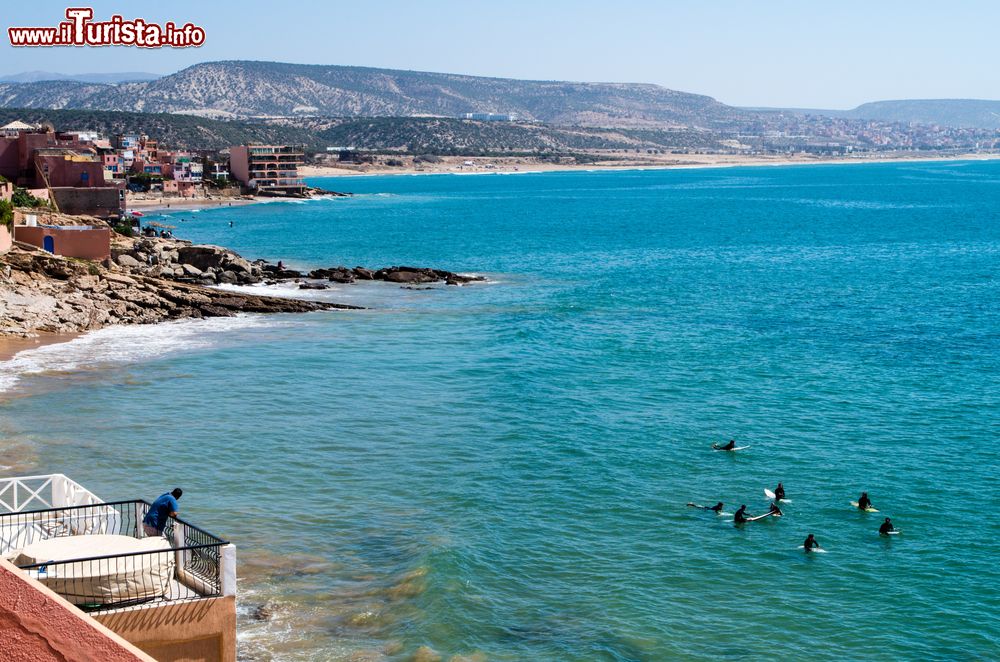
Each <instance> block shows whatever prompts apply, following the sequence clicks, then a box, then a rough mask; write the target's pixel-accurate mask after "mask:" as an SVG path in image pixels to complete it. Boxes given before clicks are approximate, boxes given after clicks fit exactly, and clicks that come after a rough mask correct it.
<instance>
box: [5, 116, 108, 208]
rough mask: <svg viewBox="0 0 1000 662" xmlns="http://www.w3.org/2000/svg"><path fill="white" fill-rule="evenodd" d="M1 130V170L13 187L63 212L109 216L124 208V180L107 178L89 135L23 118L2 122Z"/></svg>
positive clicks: (99, 156) (102, 160) (101, 160)
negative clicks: (55, 128)
mask: <svg viewBox="0 0 1000 662" xmlns="http://www.w3.org/2000/svg"><path fill="white" fill-rule="evenodd" d="M25 127H26V128H25ZM0 134H2V136H0V175H2V176H3V177H5V178H6V179H8V180H9V181H11V182H13V183H14V184H15V185H16V186H19V187H23V188H25V189H28V190H29V191H30V192H31V193H32V195H35V197H37V198H42V199H48V200H51V201H52V203H53V204H54V205H55V207H56V208H57V209H58V210H59V211H62V212H64V213H67V214H87V215H90V216H99V217H104V218H109V217H117V216H120V215H121V213H122V212H123V211H124V209H125V187H124V183H123V182H113V181H111V182H109V181H107V179H106V177H105V161H104V157H103V156H102V155H101V154H99V153H98V149H97V148H96V147H95V146H94V144H93V143H92V142H91V141H90V140H86V139H81V137H80V134H78V133H67V132H57V131H55V130H53V129H52V128H51V127H42V128H39V127H33V126H31V125H28V124H24V123H23V122H11V123H10V124H7V125H6V126H4V127H0ZM86 137H87V138H89V137H90V136H89V135H87V136H86Z"/></svg>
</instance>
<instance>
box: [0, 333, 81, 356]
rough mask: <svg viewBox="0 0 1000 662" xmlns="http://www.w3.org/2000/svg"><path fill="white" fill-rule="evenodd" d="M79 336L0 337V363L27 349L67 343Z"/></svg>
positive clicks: (52, 334)
mask: <svg viewBox="0 0 1000 662" xmlns="http://www.w3.org/2000/svg"><path fill="white" fill-rule="evenodd" d="M79 335H80V334H78V333H40V334H39V335H38V336H36V337H34V338H20V337H10V336H0V361H9V360H10V359H12V358H14V355H15V354H17V353H18V352H23V351H24V350H27V349H35V348H37V347H42V346H44V345H54V344H55V343H60V342H69V341H70V340H73V339H74V338H76V337H78V336H79Z"/></svg>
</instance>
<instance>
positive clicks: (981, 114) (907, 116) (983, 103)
mask: <svg viewBox="0 0 1000 662" xmlns="http://www.w3.org/2000/svg"><path fill="white" fill-rule="evenodd" d="M743 110H745V111H747V112H752V113H783V114H787V115H816V116H822V117H839V118H843V119H854V120H878V121H880V122H902V123H905V124H909V123H913V122H915V123H918V124H938V125H940V126H951V127H958V128H975V129H990V130H998V129H1000V101H988V100H983V99H910V100H900V101H873V102H871V103H864V104H861V105H860V106H858V107H857V108H853V109H851V110H824V109H819V108H744V109H743Z"/></svg>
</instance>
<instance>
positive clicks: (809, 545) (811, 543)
mask: <svg viewBox="0 0 1000 662" xmlns="http://www.w3.org/2000/svg"><path fill="white" fill-rule="evenodd" d="M813 548H816V549H819V548H820V546H819V543H818V542H816V536H814V535H813V534H811V533H810V534H809V537H808V538H806V541H805V542H804V543H802V549H804V550H806V552H811V551H813Z"/></svg>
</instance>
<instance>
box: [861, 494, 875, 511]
mask: <svg viewBox="0 0 1000 662" xmlns="http://www.w3.org/2000/svg"><path fill="white" fill-rule="evenodd" d="M871 506H872V500H871V499H869V498H868V497H867V496H861V498H859V499H858V508H860V509H861V510H867V509H868V508H871Z"/></svg>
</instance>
